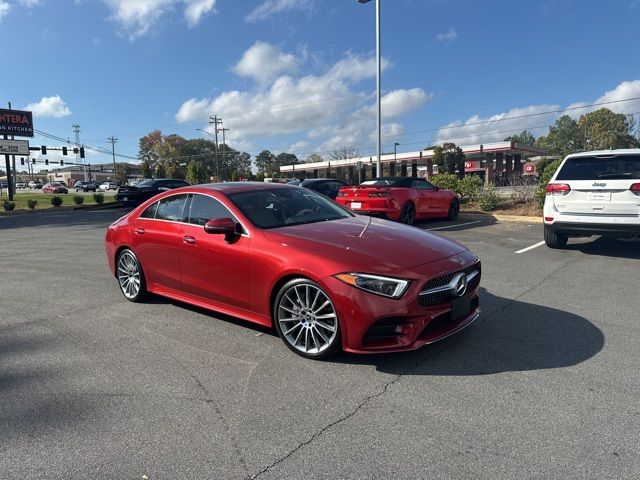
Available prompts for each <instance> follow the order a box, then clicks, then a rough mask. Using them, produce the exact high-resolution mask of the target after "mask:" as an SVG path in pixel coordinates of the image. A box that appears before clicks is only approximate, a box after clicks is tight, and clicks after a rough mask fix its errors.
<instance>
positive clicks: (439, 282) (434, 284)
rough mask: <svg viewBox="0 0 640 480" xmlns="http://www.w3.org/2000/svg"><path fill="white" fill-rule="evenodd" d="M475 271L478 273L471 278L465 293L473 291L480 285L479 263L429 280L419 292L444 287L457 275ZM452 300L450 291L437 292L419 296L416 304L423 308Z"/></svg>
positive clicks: (480, 270)
mask: <svg viewBox="0 0 640 480" xmlns="http://www.w3.org/2000/svg"><path fill="white" fill-rule="evenodd" d="M475 271H477V272H478V273H477V274H476V276H475V277H474V278H473V280H471V281H470V282H469V285H468V286H467V291H473V290H474V289H475V288H477V286H478V284H479V283H480V276H481V273H482V267H481V265H480V262H476V263H473V264H471V265H469V266H468V267H465V268H463V269H462V270H457V271H455V272H451V273H447V274H446V275H441V276H439V277H435V278H432V279H431V280H429V281H428V282H427V283H425V284H424V286H423V287H422V290H421V291H425V290H433V289H436V288H438V287H444V286H446V285H447V284H448V283H449V282H450V281H451V280H453V277H455V276H456V275H457V274H458V273H466V274H467V275H470V274H472V273H473V272H475ZM452 298H453V296H452V295H451V291H450V290H443V291H439V292H433V293H428V294H423V295H419V296H418V303H420V305H422V306H423V307H430V306H433V305H440V304H442V303H447V302H450V301H451V299H452Z"/></svg>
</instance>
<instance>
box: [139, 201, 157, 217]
mask: <svg viewBox="0 0 640 480" xmlns="http://www.w3.org/2000/svg"><path fill="white" fill-rule="evenodd" d="M158 203H159V202H155V203H152V204H151V205H149V206H148V207H147V208H145V209H144V212H142V213H141V214H140V218H156V210H158Z"/></svg>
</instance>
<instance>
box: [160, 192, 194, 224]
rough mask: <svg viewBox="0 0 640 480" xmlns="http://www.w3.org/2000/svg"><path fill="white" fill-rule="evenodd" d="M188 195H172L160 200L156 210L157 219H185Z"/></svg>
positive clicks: (176, 220) (180, 220)
mask: <svg viewBox="0 0 640 480" xmlns="http://www.w3.org/2000/svg"><path fill="white" fill-rule="evenodd" d="M186 201H187V195H172V196H170V197H166V198H163V199H162V200H160V202H159V205H158V209H157V211H156V220H169V221H171V222H183V221H184V214H183V212H184V205H185V203H186Z"/></svg>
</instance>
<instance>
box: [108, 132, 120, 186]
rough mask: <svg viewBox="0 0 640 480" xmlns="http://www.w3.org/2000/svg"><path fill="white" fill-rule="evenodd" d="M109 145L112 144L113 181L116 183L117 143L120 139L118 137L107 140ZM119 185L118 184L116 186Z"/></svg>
mask: <svg viewBox="0 0 640 480" xmlns="http://www.w3.org/2000/svg"><path fill="white" fill-rule="evenodd" d="M107 140H109V143H111V156H112V157H113V181H114V182H115V181H116V142H117V141H118V139H117V138H116V137H109V138H107ZM116 185H117V184H116Z"/></svg>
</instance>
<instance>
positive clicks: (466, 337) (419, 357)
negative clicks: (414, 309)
mask: <svg viewBox="0 0 640 480" xmlns="http://www.w3.org/2000/svg"><path fill="white" fill-rule="evenodd" d="M480 290H481V291H480V306H481V308H482V310H483V312H482V314H481V316H480V318H479V319H478V320H477V321H476V322H475V323H474V324H473V325H471V326H470V327H468V328H467V329H466V330H465V331H462V332H460V333H458V334H456V335H453V336H451V337H449V338H447V339H445V340H442V341H441V342H438V343H435V344H432V345H426V346H424V347H422V348H421V349H419V350H417V351H415V352H409V353H400V354H386V355H373V356H356V355H346V354H341V355H339V356H338V357H336V358H335V359H333V360H332V361H338V362H344V363H355V364H371V365H374V366H375V367H376V368H377V370H379V371H381V372H385V373H391V374H396V375H449V376H471V375H490V374H496V373H502V372H510V371H529V370H544V369H552V368H563V367H570V366H573V365H577V364H579V363H582V362H584V361H586V360H588V359H589V358H591V357H593V356H594V355H596V354H597V353H598V352H599V351H600V350H602V348H603V346H604V334H603V333H602V331H601V330H600V329H599V328H598V327H596V326H595V325H594V324H592V323H591V322H589V321H588V320H586V319H585V318H583V317H580V316H578V315H575V314H573V313H569V312H565V311H563V310H559V309H555V308H550V307H545V306H541V305H534V304H531V303H526V302H522V301H519V300H510V299H506V298H501V297H498V296H496V295H493V294H492V293H489V292H487V291H486V290H485V289H482V288H481V289H480Z"/></svg>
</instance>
